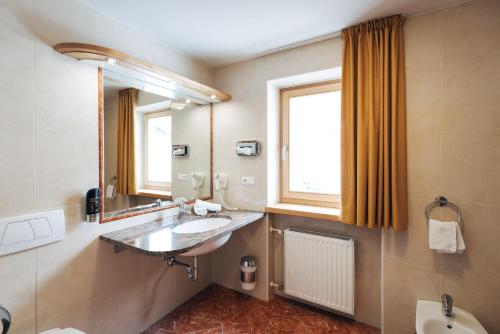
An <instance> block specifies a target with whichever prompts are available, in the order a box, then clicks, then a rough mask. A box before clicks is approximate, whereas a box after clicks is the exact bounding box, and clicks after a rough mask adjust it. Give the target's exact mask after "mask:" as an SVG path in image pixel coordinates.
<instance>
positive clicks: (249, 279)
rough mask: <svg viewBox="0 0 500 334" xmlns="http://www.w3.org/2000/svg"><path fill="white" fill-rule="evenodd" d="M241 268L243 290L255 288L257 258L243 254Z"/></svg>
mask: <svg viewBox="0 0 500 334" xmlns="http://www.w3.org/2000/svg"><path fill="white" fill-rule="evenodd" d="M240 269H241V275H240V276H241V278H240V280H241V287H242V288H243V290H253V289H255V272H256V271H257V265H256V264H255V258H254V257H253V256H250V255H247V256H243V257H242V258H241V261H240Z"/></svg>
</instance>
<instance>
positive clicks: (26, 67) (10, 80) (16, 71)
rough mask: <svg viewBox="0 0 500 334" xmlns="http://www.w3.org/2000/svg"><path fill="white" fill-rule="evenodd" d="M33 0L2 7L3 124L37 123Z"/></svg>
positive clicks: (0, 95)
mask: <svg viewBox="0 0 500 334" xmlns="http://www.w3.org/2000/svg"><path fill="white" fill-rule="evenodd" d="M32 24H33V1H31V0H20V1H2V5H1V6H0V45H2V52H0V73H2V75H1V76H0V110H1V111H2V117H1V118H0V124H9V125H19V126H33V124H34V107H33V104H34V89H33V80H34V74H33V72H34V70H33V68H34V65H33V53H34V46H33V45H34V36H33V30H32Z"/></svg>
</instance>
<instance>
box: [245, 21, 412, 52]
mask: <svg viewBox="0 0 500 334" xmlns="http://www.w3.org/2000/svg"><path fill="white" fill-rule="evenodd" d="M401 15H402V16H403V17H404V18H406V14H401ZM340 35H341V32H340V31H336V32H332V33H329V34H326V35H321V36H318V37H314V38H311V39H306V40H303V41H300V42H296V43H292V44H287V45H283V46H280V47H277V48H274V49H270V50H267V51H262V52H259V53H257V54H255V56H256V57H263V56H267V55H270V54H273V53H278V52H282V51H286V50H290V49H295V48H298V47H301V46H306V45H310V44H314V43H318V42H323V41H326V40H329V39H332V38H337V37H340Z"/></svg>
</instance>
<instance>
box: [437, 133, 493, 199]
mask: <svg viewBox="0 0 500 334" xmlns="http://www.w3.org/2000/svg"><path fill="white" fill-rule="evenodd" d="M499 146H500V129H498V130H491V131H446V132H443V133H442V134H441V151H442V157H441V187H442V193H443V194H450V195H452V196H450V197H453V198H454V199H455V200H456V201H458V202H462V203H463V202H465V203H471V202H472V203H484V204H498V203H500V178H499V177H498V166H500V150H499V149H498V147H499Z"/></svg>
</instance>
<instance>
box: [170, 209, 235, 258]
mask: <svg viewBox="0 0 500 334" xmlns="http://www.w3.org/2000/svg"><path fill="white" fill-rule="evenodd" d="M229 223H231V219H229V218H224V217H212V218H203V219H196V220H192V221H190V222H187V223H184V224H181V225H178V226H176V227H174V229H173V230H172V232H174V233H177V234H194V233H203V232H209V231H213V230H216V229H218V228H221V227H224V226H226V225H228V224H229ZM230 237H231V232H229V233H226V234H224V235H222V236H220V237H217V238H215V239H213V240H210V241H205V242H204V243H203V244H202V245H201V246H198V247H196V248H193V249H191V250H189V251H187V252H185V253H182V254H181V255H182V256H198V255H203V254H207V253H210V252H213V251H214V250H216V249H217V248H219V247H222V246H223V245H224V244H225V243H226V242H227V241H228V240H229V238H230Z"/></svg>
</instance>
